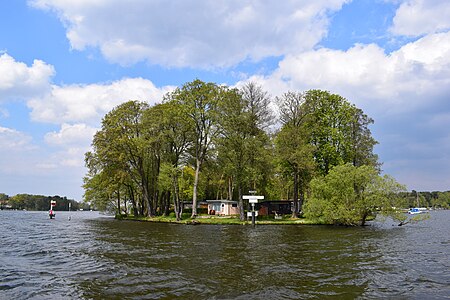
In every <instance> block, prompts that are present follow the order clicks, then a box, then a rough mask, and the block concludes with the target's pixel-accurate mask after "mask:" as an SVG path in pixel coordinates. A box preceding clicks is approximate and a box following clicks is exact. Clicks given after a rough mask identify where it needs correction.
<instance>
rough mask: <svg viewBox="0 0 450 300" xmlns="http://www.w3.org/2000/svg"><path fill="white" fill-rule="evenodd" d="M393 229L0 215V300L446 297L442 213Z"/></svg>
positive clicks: (449, 272) (448, 216)
mask: <svg viewBox="0 0 450 300" xmlns="http://www.w3.org/2000/svg"><path fill="white" fill-rule="evenodd" d="M69 215H70V216H71V219H70V220H69ZM392 225H393V224H390V223H383V224H381V223H375V224H372V226H369V227H364V228H342V227H328V226H275V225H273V226H257V227H256V228H252V227H251V226H236V225H234V226H208V225H199V226H190V225H170V224H158V223H142V222H130V221H117V220H114V219H112V218H108V217H104V216H101V215H99V214H98V213H96V212H72V213H69V212H58V214H57V217H56V219H54V220H49V219H48V216H47V213H46V212H24V211H0V238H1V243H0V299H175V298H179V299H307V298H319V299H324V298H334V299H335V298H339V299H354V298H360V299H379V298H393V299H450V211H433V212H431V218H430V219H428V220H426V221H424V222H422V223H419V224H414V225H407V226H402V227H398V226H392Z"/></svg>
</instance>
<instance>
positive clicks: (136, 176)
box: [87, 101, 155, 216]
mask: <svg viewBox="0 0 450 300" xmlns="http://www.w3.org/2000/svg"><path fill="white" fill-rule="evenodd" d="M147 108H148V105H147V104H146V103H143V102H138V101H128V102H125V103H123V104H121V105H119V106H117V107H116V108H114V109H113V110H112V111H111V112H109V113H108V114H107V115H106V116H105V117H104V118H103V120H102V128H101V130H100V131H98V132H97V133H96V135H95V136H94V140H93V144H92V146H93V149H94V153H95V155H91V157H95V158H96V160H97V165H96V168H99V169H100V170H103V171H105V170H107V171H108V173H113V172H114V173H117V174H119V173H120V172H124V171H125V172H127V173H128V175H129V178H131V179H132V180H133V181H134V182H135V183H136V185H137V186H139V187H140V190H141V196H142V200H143V207H144V210H145V213H146V214H147V215H148V216H152V215H153V214H154V212H155V210H154V205H153V204H154V201H151V199H150V198H151V197H152V195H151V193H150V179H151V177H152V176H155V174H152V173H151V172H152V170H153V169H152V163H153V162H152V161H151V160H150V159H151V158H152V157H151V156H150V155H149V153H151V151H152V149H151V148H150V146H151V144H150V143H149V141H148V140H147V139H146V137H148V135H147V136H146V135H145V134H144V132H143V126H142V115H143V112H144V110H145V109H147ZM87 166H88V167H89V164H88V165H87Z"/></svg>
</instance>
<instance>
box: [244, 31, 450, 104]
mask: <svg viewBox="0 0 450 300" xmlns="http://www.w3.org/2000/svg"><path fill="white" fill-rule="evenodd" d="M250 80H256V81H260V82H262V83H263V85H264V86H265V87H267V88H269V90H270V92H271V93H273V94H274V95H279V94H281V93H282V92H285V91H287V90H307V89H314V88H318V89H326V90H330V91H332V92H335V93H338V94H341V95H343V96H345V97H347V98H348V99H349V100H351V101H353V102H355V103H356V104H357V105H358V106H363V107H370V108H376V109H377V110H382V111H384V112H387V111H389V110H390V111H394V112H398V111H403V112H406V111H409V110H411V109H417V107H423V106H427V105H430V104H431V103H430V102H431V101H432V100H431V99H437V100H436V101H442V100H444V99H443V98H444V97H445V96H446V95H448V94H449V93H450V32H447V33H439V34H433V35H429V36H426V37H423V38H421V39H419V40H417V41H415V42H413V43H410V44H407V45H405V46H403V47H402V48H400V49H399V50H397V51H395V52H392V53H391V54H386V53H385V52H384V50H383V49H382V48H380V47H379V46H377V45H375V44H370V45H355V46H354V47H352V48H350V49H348V50H347V51H341V50H331V49H325V48H324V49H319V50H314V51H308V52H305V53H301V54H299V55H295V56H294V55H290V56H287V57H286V58H285V59H284V60H282V61H281V62H280V63H279V67H278V69H277V70H276V71H275V72H274V73H273V74H271V75H270V76H266V77H257V76H256V77H252V78H250Z"/></svg>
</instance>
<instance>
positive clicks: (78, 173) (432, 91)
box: [0, 0, 450, 200]
mask: <svg viewBox="0 0 450 300" xmlns="http://www.w3.org/2000/svg"><path fill="white" fill-rule="evenodd" d="M449 15H450V4H449V3H448V1H446V0H426V1H425V0H409V1H400V0H372V1H369V0H360V1H357V0H355V1H348V0H347V1H346V0H328V1H322V0H317V1H306V0H305V1H301V0H299V1H278V0H273V1H270V0H267V1H257V0H253V1H251V0H227V1H225V0H220V1H207V0H183V1H180V0H178V1H175V0H174V1H151V0H135V1H132V2H129V1H119V0H90V1H85V0H78V1H75V0H30V1H25V0H23V1H21V0H16V1H0V193H6V194H8V195H15V194H17V193H31V194H44V195H61V196H67V197H69V198H73V199H76V200H81V199H82V195H83V190H82V188H81V185H82V177H83V175H84V174H85V172H86V170H85V168H84V162H83V159H84V153H85V152H86V151H88V150H89V147H90V143H91V140H92V135H93V134H94V133H95V131H96V130H97V129H98V128H99V126H100V122H101V118H102V117H103V115H104V114H105V113H107V112H108V111H109V110H111V109H112V108H113V107H114V106H116V105H118V104H120V103H121V102H123V101H126V100H129V99H138V100H142V101H148V102H149V103H151V104H153V103H157V102H159V101H160V100H161V99H162V96H163V95H164V94H165V93H166V92H168V91H170V90H172V89H173V88H174V87H176V86H179V85H181V84H183V83H185V82H187V81H191V80H193V79H195V78H200V79H202V80H204V81H213V82H217V83H226V84H228V85H231V86H235V85H236V86H239V85H240V84H242V83H245V82H247V81H256V82H257V83H259V84H261V85H262V86H263V87H264V88H265V89H266V90H267V91H268V92H269V93H270V94H271V95H272V96H273V97H276V96H279V95H281V94H282V93H284V92H287V91H289V90H291V91H305V90H308V89H313V88H319V89H324V90H329V91H331V92H333V93H337V94H340V95H342V96H344V97H346V98H347V99H348V100H349V101H350V102H352V103H354V104H355V105H356V106H358V107H360V108H361V109H363V110H364V112H366V113H367V114H368V115H369V116H370V117H372V118H373V119H374V120H375V124H374V125H373V126H372V128H371V129H372V133H373V135H374V137H375V138H376V139H377V140H378V141H379V142H380V144H379V145H377V147H376V152H377V154H378V155H379V157H380V161H381V162H383V171H384V172H385V173H387V174H390V175H392V176H394V177H395V178H396V179H397V180H398V181H399V182H401V183H403V184H406V185H407V187H408V189H416V190H450V130H449V128H450V99H449V98H450V32H449V29H450V18H448V16H449Z"/></svg>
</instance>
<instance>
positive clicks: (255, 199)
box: [242, 191, 264, 227]
mask: <svg viewBox="0 0 450 300" xmlns="http://www.w3.org/2000/svg"><path fill="white" fill-rule="evenodd" d="M251 192H252V191H250V193H251ZM242 199H248V202H249V203H251V204H252V212H251V214H252V225H253V227H255V225H256V211H255V203H258V200H263V199H264V196H256V195H251V196H248V195H245V196H243V197H242ZM248 214H250V212H249V213H248Z"/></svg>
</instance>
